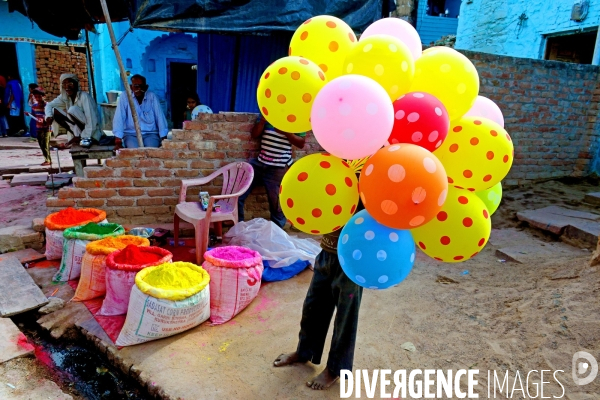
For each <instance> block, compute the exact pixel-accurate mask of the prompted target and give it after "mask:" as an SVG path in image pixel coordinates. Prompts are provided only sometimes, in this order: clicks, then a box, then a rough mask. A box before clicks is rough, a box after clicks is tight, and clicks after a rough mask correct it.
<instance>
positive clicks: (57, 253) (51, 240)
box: [46, 228, 65, 260]
mask: <svg viewBox="0 0 600 400" xmlns="http://www.w3.org/2000/svg"><path fill="white" fill-rule="evenodd" d="M64 232H65V231H64V230H58V231H53V230H51V229H48V228H46V260H60V259H61V258H62V253H63V244H64V240H65V238H64V237H63V233H64Z"/></svg>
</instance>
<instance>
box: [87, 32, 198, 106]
mask: <svg viewBox="0 0 600 400" xmlns="http://www.w3.org/2000/svg"><path fill="white" fill-rule="evenodd" d="M113 28H114V30H115V36H116V37H117V40H118V39H120V38H121V37H122V36H123V35H124V34H125V33H126V32H127V31H128V29H129V23H128V22H120V23H116V24H113ZM97 31H98V34H97V35H92V36H91V37H90V42H91V43H92V47H93V53H94V66H95V68H96V71H95V82H97V87H98V101H99V102H105V101H106V100H107V99H106V92H107V91H109V90H124V87H123V84H122V81H121V76H120V72H119V66H118V64H117V59H116V57H115V54H114V52H113V50H112V47H111V46H112V45H111V41H110V36H109V34H108V29H107V28H106V25H98V26H97ZM195 36H196V35H195V34H183V33H165V32H160V31H150V30H144V29H135V30H134V31H133V32H129V33H128V34H127V36H125V39H123V41H122V42H121V44H120V45H119V50H120V52H121V58H122V59H123V63H124V64H125V65H126V68H125V69H126V70H127V71H128V72H129V76H133V75H135V74H140V75H143V76H145V77H146V78H147V82H148V85H150V90H151V91H153V92H154V93H156V94H157V95H158V97H159V98H160V99H161V104H162V106H163V110H164V112H165V113H166V111H167V103H166V101H167V96H166V93H167V74H166V69H167V59H168V58H177V59H184V60H192V61H194V62H195V61H196V57H197V52H198V51H197V46H198V42H197V40H196V37H195ZM151 60H153V63H154V65H155V70H154V71H150V68H149V66H150V63H151V62H152V61H151Z"/></svg>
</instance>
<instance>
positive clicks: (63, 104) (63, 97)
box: [45, 74, 103, 147]
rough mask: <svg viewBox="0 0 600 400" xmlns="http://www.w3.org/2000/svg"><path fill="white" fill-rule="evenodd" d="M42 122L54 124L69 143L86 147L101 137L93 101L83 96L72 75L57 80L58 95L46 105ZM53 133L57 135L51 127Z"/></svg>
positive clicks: (55, 128) (88, 96)
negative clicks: (62, 129) (60, 129)
mask: <svg viewBox="0 0 600 400" xmlns="http://www.w3.org/2000/svg"><path fill="white" fill-rule="evenodd" d="M45 111H46V122H47V123H48V125H50V124H52V123H53V122H56V123H57V124H58V125H60V126H62V127H63V128H65V129H66V130H67V136H68V138H69V142H68V143H67V147H68V146H70V145H71V144H80V145H81V146H83V147H90V146H91V145H92V140H95V141H96V142H98V141H99V140H100V138H101V137H102V135H103V132H102V130H101V129H100V124H99V122H98V121H99V118H98V106H97V105H96V101H95V100H94V98H93V97H92V96H90V94H89V93H87V92H82V91H81V90H79V78H77V75H75V74H62V75H61V76H60V95H59V96H58V97H57V98H56V99H54V100H52V101H51V102H49V103H46V110H45ZM53 133H54V135H56V134H57V133H58V127H57V126H56V125H55V126H54V128H53Z"/></svg>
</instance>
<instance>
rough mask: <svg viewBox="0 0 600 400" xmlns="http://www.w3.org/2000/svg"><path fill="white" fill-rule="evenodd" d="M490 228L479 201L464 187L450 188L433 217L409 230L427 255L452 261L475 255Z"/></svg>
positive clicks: (488, 217)
mask: <svg viewBox="0 0 600 400" xmlns="http://www.w3.org/2000/svg"><path fill="white" fill-rule="evenodd" d="M491 231H492V222H491V219H490V214H489V212H488V209H487V207H486V206H485V204H484V203H483V201H481V199H480V198H479V197H477V195H476V194H475V193H472V192H469V191H468V190H462V189H455V188H450V189H449V190H448V197H447V198H446V202H445V203H444V206H443V207H442V209H441V210H440V211H439V212H438V214H437V216H436V217H435V218H434V219H432V220H431V221H429V222H428V223H426V224H425V225H423V226H421V227H419V228H415V229H411V230H410V233H411V234H412V236H413V239H414V240H415V243H416V244H417V245H418V246H419V248H420V249H421V250H423V252H424V253H425V254H427V255H428V256H429V257H431V258H433V259H436V260H438V261H444V262H450V263H455V262H462V261H466V260H468V259H470V258H473V257H475V255H477V253H479V252H480V251H481V250H482V249H483V247H484V246H485V244H486V243H487V241H488V239H489V238H490V233H491Z"/></svg>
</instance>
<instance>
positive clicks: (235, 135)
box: [46, 113, 320, 224]
mask: <svg viewBox="0 0 600 400" xmlns="http://www.w3.org/2000/svg"><path fill="white" fill-rule="evenodd" d="M256 118H257V115H256V114H240V113H226V114H201V116H200V119H199V120H196V121H189V122H186V123H185V126H184V129H183V130H174V131H173V139H172V140H166V141H164V142H163V147H162V148H160V149H123V150H121V151H120V152H119V154H118V155H117V156H116V157H114V158H112V159H109V160H106V166H104V167H102V168H98V167H86V168H84V172H85V177H84V178H74V179H73V183H74V185H73V187H68V188H63V189H61V190H60V191H59V192H58V197H51V198H49V199H48V200H47V202H46V205H47V207H48V209H49V212H52V211H56V210H59V209H61V208H64V207H69V206H70V207H77V208H81V207H95V208H101V209H103V210H105V211H106V213H107V218H108V220H109V221H111V222H117V223H130V224H150V223H166V222H172V221H173V211H174V209H175V205H176V204H177V200H178V196H179V186H180V184H181V179H190V178H197V177H201V176H206V175H209V174H210V173H212V172H214V170H216V169H217V168H219V167H222V166H225V165H227V164H229V163H231V162H235V161H239V160H248V159H249V158H251V157H256V156H257V154H258V141H256V140H251V139H250V131H251V129H252V126H253V125H254V121H256ZM319 150H320V147H319V145H318V143H316V141H315V139H314V136H312V135H310V136H309V137H307V143H306V146H305V148H304V149H303V150H297V149H296V151H295V157H297V158H299V157H303V156H304V155H306V154H308V153H313V152H316V151H319ZM220 184H221V182H219V181H216V182H215V184H214V185H207V186H204V187H202V188H200V187H196V188H191V189H190V190H188V200H189V201H197V199H198V192H199V191H200V190H203V191H208V192H209V193H211V194H220V190H221V186H220ZM266 203H267V197H266V194H265V190H264V189H263V188H257V189H256V190H255V191H254V193H253V194H252V195H251V196H250V197H249V198H248V200H247V201H246V207H245V210H246V218H247V219H251V218H256V217H263V218H265V217H266V218H268V216H269V213H268V207H267V206H266Z"/></svg>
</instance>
